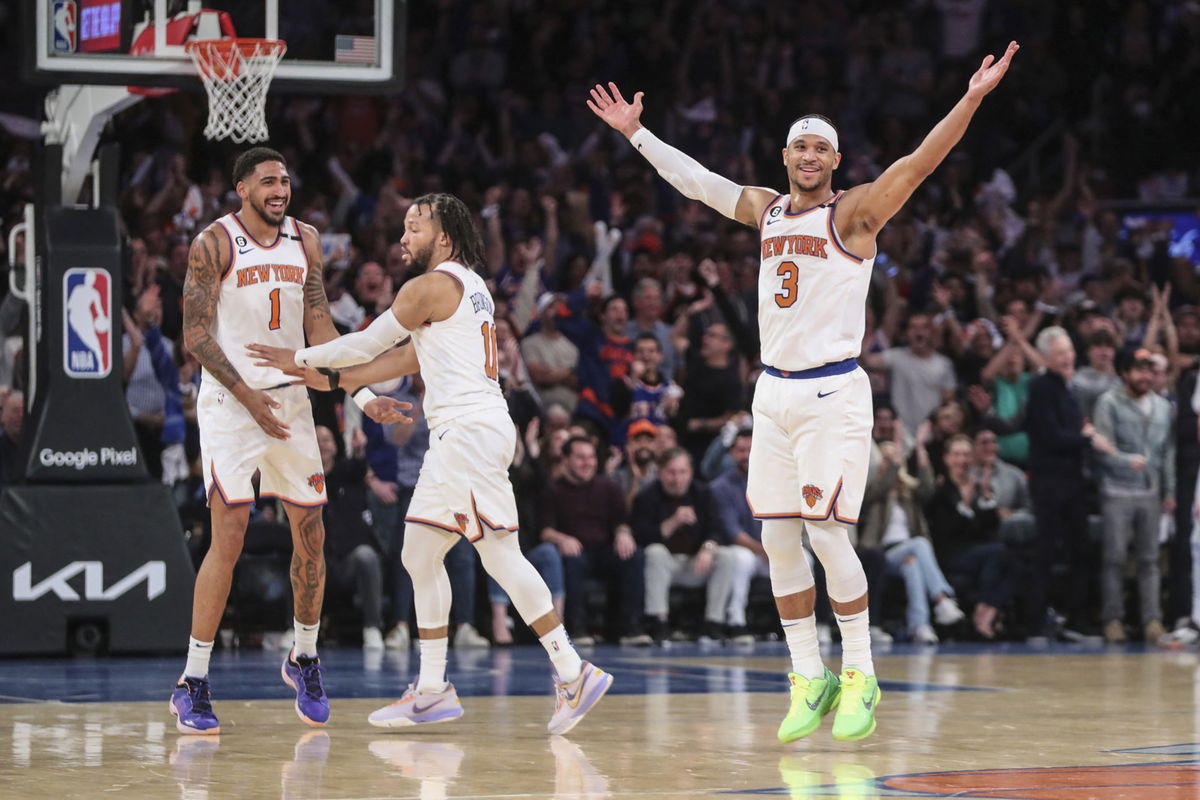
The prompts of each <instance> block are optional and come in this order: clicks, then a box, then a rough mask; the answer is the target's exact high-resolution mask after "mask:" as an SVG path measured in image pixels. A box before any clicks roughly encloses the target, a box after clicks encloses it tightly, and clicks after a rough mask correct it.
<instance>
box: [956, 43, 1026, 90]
mask: <svg viewBox="0 0 1200 800" xmlns="http://www.w3.org/2000/svg"><path fill="white" fill-rule="evenodd" d="M1020 49H1021V46H1020V45H1019V44H1017V43H1016V42H1009V43H1008V49H1007V50H1005V51H1004V55H1003V56H1001V57H1000V60H999V61H996V60H995V56H992V55H990V54H989V55H986V56H984V57H983V63H982V64H980V65H979V69H978V70H976V72H975V74H974V75H972V76H971V80H970V82H969V83H968V84H967V94H969V95H971V96H972V97H976V98H982V97H983V96H984V95H985V94H987V93H988V92H990V91H991V90H992V89H995V88H996V84H998V83H999V82H1000V79H1001V78H1003V77H1004V73H1006V72H1008V65H1009V64H1010V63H1012V57H1013V56H1014V55H1016V52H1017V51H1018V50H1020ZM993 62H995V63H993Z"/></svg>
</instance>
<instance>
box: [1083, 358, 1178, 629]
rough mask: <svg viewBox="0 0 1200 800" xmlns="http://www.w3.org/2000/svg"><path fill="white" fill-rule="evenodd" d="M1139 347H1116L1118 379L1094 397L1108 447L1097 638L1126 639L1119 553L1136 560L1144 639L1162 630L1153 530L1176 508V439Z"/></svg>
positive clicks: (1149, 365)
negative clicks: (1131, 554)
mask: <svg viewBox="0 0 1200 800" xmlns="http://www.w3.org/2000/svg"><path fill="white" fill-rule="evenodd" d="M1150 355H1151V354H1150V353H1149V352H1147V351H1146V350H1138V351H1136V352H1128V351H1126V352H1123V353H1122V354H1121V359H1120V366H1119V372H1120V375H1121V382H1122V386H1121V387H1120V388H1113V389H1109V390H1108V391H1107V392H1105V393H1104V394H1102V395H1100V399H1099V400H1097V401H1096V421H1095V425H1096V431H1097V432H1098V433H1099V434H1100V435H1101V436H1103V437H1104V438H1106V439H1107V440H1108V441H1110V442H1112V444H1113V447H1114V448H1115V451H1114V452H1110V453H1104V454H1102V455H1101V456H1100V457H1099V462H1100V468H1101V471H1100V497H1101V505H1100V507H1101V511H1102V513H1103V515H1104V560H1103V569H1102V580H1101V582H1100V588H1101V593H1102V596H1103V609H1102V617H1103V619H1104V638H1105V639H1106V640H1108V641H1109V642H1123V641H1125V627H1124V619H1125V591H1124V588H1125V558H1126V551H1127V550H1128V549H1129V546H1130V544H1132V545H1133V552H1134V558H1135V559H1136V560H1137V576H1138V577H1137V582H1138V594H1139V595H1140V598H1141V602H1140V611H1141V620H1142V628H1143V630H1144V632H1145V639H1146V642H1147V643H1149V644H1157V643H1158V642H1159V640H1160V639H1162V637H1163V636H1164V635H1165V634H1166V630H1165V629H1164V628H1163V624H1162V610H1161V607H1160V598H1159V573H1158V532H1159V524H1160V520H1161V518H1162V515H1163V513H1167V514H1171V513H1173V512H1174V511H1175V505H1174V504H1175V441H1174V439H1173V438H1172V434H1171V425H1172V415H1173V412H1172V410H1171V404H1170V403H1169V402H1168V401H1167V400H1165V399H1164V398H1162V397H1161V396H1159V395H1158V394H1156V393H1155V392H1154V391H1152V384H1153V381H1154V377H1153V366H1152V363H1151V359H1150Z"/></svg>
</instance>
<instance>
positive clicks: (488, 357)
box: [479, 322, 500, 381]
mask: <svg viewBox="0 0 1200 800" xmlns="http://www.w3.org/2000/svg"><path fill="white" fill-rule="evenodd" d="M479 332H480V333H482V334H483V374H484V375H487V376H488V377H489V378H491V379H492V380H494V381H496V380H500V364H499V360H500V359H499V358H498V357H497V355H496V326H495V325H493V324H492V323H490V322H485V323H483V325H482V326H480V328H479Z"/></svg>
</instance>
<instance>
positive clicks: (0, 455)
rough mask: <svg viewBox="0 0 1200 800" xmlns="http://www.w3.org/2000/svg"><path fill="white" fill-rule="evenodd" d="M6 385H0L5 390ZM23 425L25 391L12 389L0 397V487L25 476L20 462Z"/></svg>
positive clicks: (9, 484)
mask: <svg viewBox="0 0 1200 800" xmlns="http://www.w3.org/2000/svg"><path fill="white" fill-rule="evenodd" d="M7 388H8V387H0V389H3V390H5V391H7ZM24 427H25V393H24V392H21V391H18V390H15V389H14V390H12V391H7V393H6V394H5V395H4V396H3V398H2V399H0V487H4V486H11V485H12V484H14V483H16V482H17V481H18V480H20V479H21V478H23V477H24V476H25V467H24V465H23V464H22V463H21V432H22V430H23V429H24Z"/></svg>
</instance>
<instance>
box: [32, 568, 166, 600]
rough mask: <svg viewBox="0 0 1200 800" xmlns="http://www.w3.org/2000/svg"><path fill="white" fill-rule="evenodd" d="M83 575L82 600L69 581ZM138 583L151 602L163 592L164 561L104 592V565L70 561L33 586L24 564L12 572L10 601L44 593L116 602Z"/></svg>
mask: <svg viewBox="0 0 1200 800" xmlns="http://www.w3.org/2000/svg"><path fill="white" fill-rule="evenodd" d="M80 573H83V597H82V598H81V597H80V596H79V592H78V591H77V590H76V589H75V587H74V586H71V584H70V581H71V579H73V578H74V577H76V576H77V575H79V574H80ZM142 581H145V582H146V599H147V600H153V599H154V598H156V597H158V596H159V595H160V594H162V593H163V592H165V591H166V590H167V564H166V562H165V561H147V562H146V563H145V564H142V565H141V566H140V567H138V568H137V569H135V570H134V571H133V572H131V573H129V574H128V575H126V576H125V577H124V578H121V580H119V581H117V582H116V583H114V584H113V585H112V586H110V587H108V588H107V589H105V588H104V564H102V563H101V562H99V561H72V562H71V563H70V564H67V565H66V566H65V567H63V568H62V569H60V570H59V571H58V572H55V573H53V574H51V575H50V576H48V577H46V578H45V579H43V580H41V581H39V582H38V583H36V584H35V583H34V582H33V562H30V561H26V562H25V563H24V564H22V565H21V566H19V567H17V568H16V569H14V570H13V600H17V601H18V602H21V601H24V602H29V601H31V600H37V599H38V598H39V597H41V596H42V595H44V594H46V593H47V592H54V594H55V595H57V596H58V599H59V600H68V601H70V600H81V599H82V600H116V599H117V598H118V597H120V596H121V595H123V594H125V593H126V592H128V591H129V590H130V589H132V588H133V587H134V586H137V585H138V584H139V583H141V582H142Z"/></svg>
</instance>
